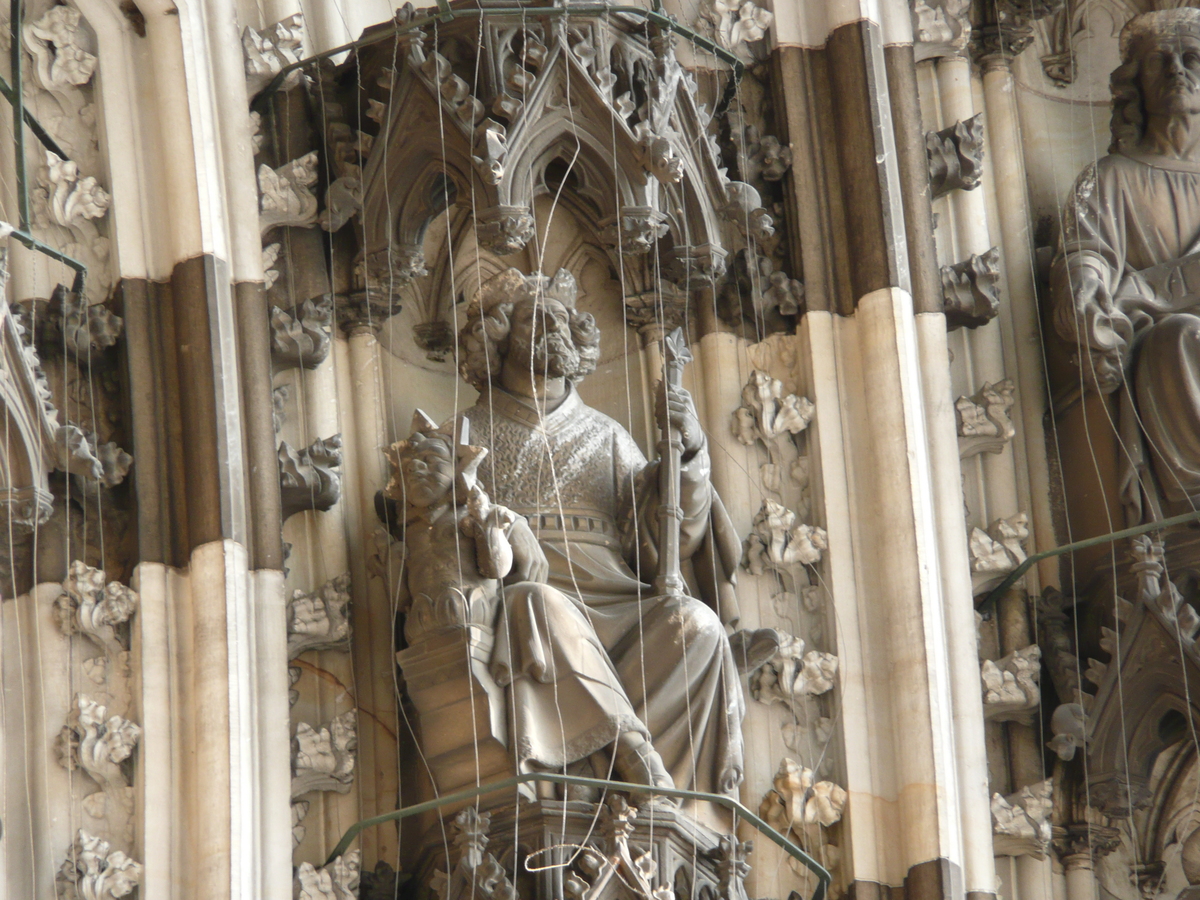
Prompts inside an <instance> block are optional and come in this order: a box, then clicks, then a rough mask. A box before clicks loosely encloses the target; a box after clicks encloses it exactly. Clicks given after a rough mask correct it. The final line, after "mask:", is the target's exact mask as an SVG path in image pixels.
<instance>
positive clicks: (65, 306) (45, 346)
mask: <svg viewBox="0 0 1200 900" xmlns="http://www.w3.org/2000/svg"><path fill="white" fill-rule="evenodd" d="M26 304H28V307H29V308H28V311H27V312H28V319H27V321H29V322H31V323H36V324H35V326H34V328H33V339H34V341H35V343H36V344H37V347H38V350H39V351H40V352H41V353H42V354H43V356H46V358H47V359H49V358H50V354H54V353H58V354H61V353H64V352H65V353H66V354H67V356H68V358H69V359H70V360H71V361H72V362H74V363H76V364H78V365H82V366H89V365H92V364H95V363H98V362H99V361H100V360H101V359H102V358H103V357H102V356H101V354H103V352H104V351H105V350H107V349H108V348H109V347H112V346H114V345H115V344H116V343H117V340H118V339H119V338H120V336H121V329H122V327H123V326H124V321H123V320H122V319H121V317H120V316H116V315H113V313H112V312H111V311H110V310H109V309H108V307H107V306H105V305H104V304H99V303H98V304H92V305H89V304H88V303H87V302H86V301H85V300H84V298H83V297H81V296H80V295H79V294H78V293H76V292H75V291H72V290H70V289H68V288H67V287H66V286H65V285H62V284H60V285H57V286H56V287H55V288H54V290H53V292H51V294H50V299H49V300H31V301H24V302H23V303H22V306H21V308H22V309H23V310H24V309H25V305H26Z"/></svg>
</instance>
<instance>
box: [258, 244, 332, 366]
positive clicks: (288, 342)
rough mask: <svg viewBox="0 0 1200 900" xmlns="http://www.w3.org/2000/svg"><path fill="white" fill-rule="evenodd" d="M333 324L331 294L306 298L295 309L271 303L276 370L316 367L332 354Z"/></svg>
mask: <svg viewBox="0 0 1200 900" xmlns="http://www.w3.org/2000/svg"><path fill="white" fill-rule="evenodd" d="M271 246H273V247H278V246H279V245H278V244H272V245H271ZM332 325H333V295H332V294H322V295H321V296H319V297H314V298H311V299H309V300H305V301H304V302H303V303H301V304H299V305H298V306H296V307H294V308H292V309H280V308H279V307H278V306H272V307H271V362H272V363H274V365H275V367H276V369H315V368H316V367H317V366H319V365H320V364H321V363H323V362H324V361H325V358H326V357H327V356H329V348H330V346H331V344H332V341H333V339H332V337H331V335H330V329H331V327H332Z"/></svg>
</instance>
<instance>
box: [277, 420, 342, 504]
mask: <svg viewBox="0 0 1200 900" xmlns="http://www.w3.org/2000/svg"><path fill="white" fill-rule="evenodd" d="M277 456H278V458H279V493H280V500H281V503H282V507H283V518H284V521H286V520H287V519H289V518H290V517H291V516H294V515H295V514H296V513H298V512H302V511H303V510H306V509H315V510H319V511H321V512H324V511H325V510H328V509H332V508H333V506H334V504H335V503H337V502H338V500H339V499H340V498H341V496H342V479H341V476H340V475H339V474H338V472H337V471H336V469H337V468H338V467H339V466H341V464H342V436H341V435H340V434H335V435H334V436H333V437H331V438H324V439H318V440H315V441H313V442H312V443H311V444H309V445H308V446H307V447H305V448H304V449H303V450H293V449H292V447H291V446H290V445H289V444H288V442H287V441H280V443H279V452H278V453H277Z"/></svg>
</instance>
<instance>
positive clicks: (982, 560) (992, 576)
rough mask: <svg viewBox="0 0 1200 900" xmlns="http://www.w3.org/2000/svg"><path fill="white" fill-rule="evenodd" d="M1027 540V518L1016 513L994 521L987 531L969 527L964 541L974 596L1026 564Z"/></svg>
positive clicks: (1022, 514)
mask: <svg viewBox="0 0 1200 900" xmlns="http://www.w3.org/2000/svg"><path fill="white" fill-rule="evenodd" d="M1028 537H1029V517H1028V516H1027V515H1026V514H1025V513H1018V514H1017V515H1015V516H1009V517H1008V518H1006V519H997V520H996V521H995V522H993V523H992V524H991V525H990V526H989V527H988V530H987V531H984V530H983V529H982V528H972V529H971V533H970V535H969V536H968V538H967V548H968V552H969V553H970V556H971V586H972V590H973V592H974V594H976V595H978V594H981V593H983V592H984V591H988V590H991V589H992V588H994V587H995V586H996V585H998V584H999V583H1000V582H1001V581H1003V580H1004V576H1005V575H1007V574H1008V573H1009V572H1011V571H1012V570H1013V569H1015V568H1016V567H1017V566H1019V565H1020V564H1021V563H1023V562H1024V561H1025V548H1024V546H1023V543H1024V541H1025V540H1026V539H1027V538H1028Z"/></svg>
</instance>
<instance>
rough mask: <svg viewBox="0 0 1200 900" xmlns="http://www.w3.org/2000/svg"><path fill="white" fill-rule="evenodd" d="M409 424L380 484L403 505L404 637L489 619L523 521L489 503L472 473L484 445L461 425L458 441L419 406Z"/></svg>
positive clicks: (390, 451)
mask: <svg viewBox="0 0 1200 900" xmlns="http://www.w3.org/2000/svg"><path fill="white" fill-rule="evenodd" d="M412 428H413V433H412V435H411V436H410V437H409V438H408V440H404V441H398V442H396V443H395V444H393V445H392V446H391V447H390V448H389V449H388V451H387V456H388V460H389V461H390V462H391V464H392V477H391V480H390V481H389V482H388V485H387V487H386V488H385V489H384V496H386V497H388V498H389V499H392V500H396V501H397V502H399V503H401V504H403V508H404V510H405V512H404V516H405V519H404V543H405V547H406V550H407V553H406V555H407V557H408V564H407V566H406V579H405V581H406V587H407V591H406V594H407V596H408V598H409V608H408V610H407V617H406V618H405V622H404V637H405V638H406V639H407V640H408V641H409V642H410V643H411V642H413V641H416V640H418V639H419V638H420V637H421V636H422V635H424V634H425V633H427V632H428V631H430V630H431V629H434V628H442V627H445V626H448V625H451V626H453V625H488V626H490V625H491V624H492V623H493V622H494V621H495V618H496V606H497V603H498V602H499V593H500V579H502V578H504V576H506V575H507V574H508V573H509V571H510V570H511V568H512V562H513V554H512V545H511V543H510V542H509V537H508V536H509V533H510V532H511V531H512V529H513V528H514V527H515V526H516V525H517V523H518V522H520V523H521V524H522V525H524V524H525V522H524V520H523V519H521V518H520V517H519V516H517V515H516V513H514V512H512V511H511V510H509V509H506V508H505V507H503V506H494V505H492V503H491V502H490V501H489V500H488V495H487V493H486V492H485V491H484V490H483V488H482V487H480V486H479V483H478V480H477V479H476V472H477V471H478V469H479V464H480V463H481V462H482V461H483V459H484V457H485V456H487V450H486V449H485V448H483V447H474V446H471V445H470V444H469V443H467V439H468V438H467V435H466V433H465V430H464V434H463V435H461V436H460V439H459V441H457V442H456V441H455V440H454V437H453V435H451V434H449V433H447V432H446V431H443V430H441V429H439V428H438V426H437V424H436V423H435V422H434V421H433V420H431V419H430V418H429V417H428V416H427V415H425V413H424V412H422V411H421V410H417V411H416V413H415V414H414V415H413V424H412ZM526 527H528V526H526Z"/></svg>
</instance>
